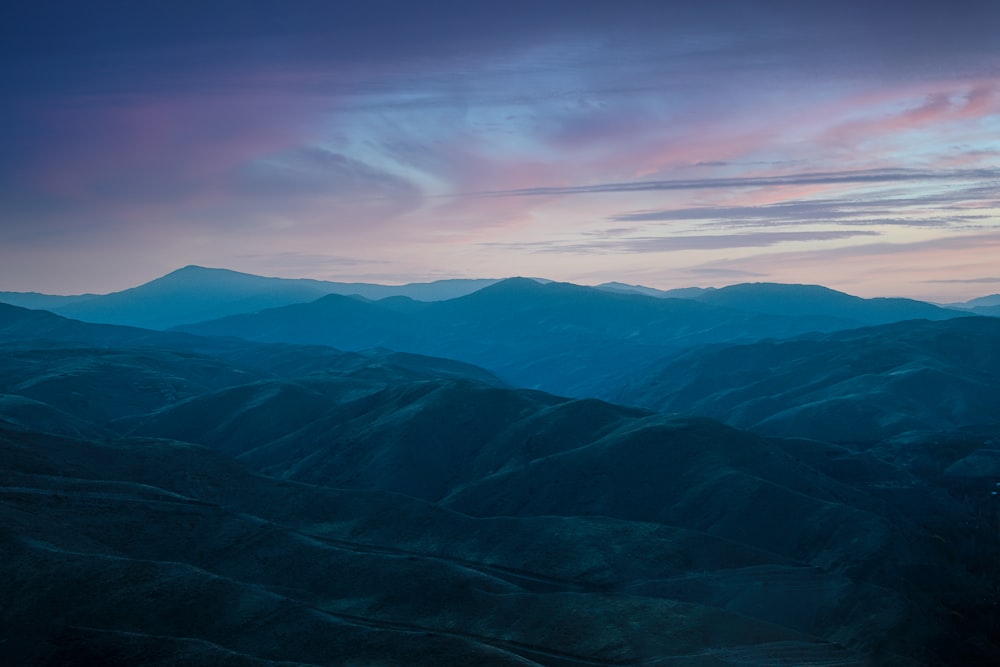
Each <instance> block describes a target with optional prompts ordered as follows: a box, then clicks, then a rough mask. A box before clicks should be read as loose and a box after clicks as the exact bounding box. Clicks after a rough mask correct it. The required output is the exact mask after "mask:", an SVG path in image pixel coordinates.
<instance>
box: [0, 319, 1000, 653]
mask: <svg viewBox="0 0 1000 667" xmlns="http://www.w3.org/2000/svg"><path fill="white" fill-rule="evenodd" d="M514 303H517V301H516V300H515V302H514ZM426 307H428V308H429V307H430V306H426ZM0 314H4V317H5V319H4V320H3V327H2V328H0V340H6V341H7V342H2V343H0V345H2V348H0V351H2V355H0V383H2V384H0V394H2V396H0V599H3V600H4V603H3V605H2V606H0V658H2V659H3V660H4V663H5V664H41V665H65V664H78V665H84V664H102V665H103V664H107V665H129V664H137V663H141V664H162V665H176V664H202V665H210V664H211V665H215V664H230V665H239V666H243V665H273V664H287V665H316V664H329V663H330V661H331V660H335V661H338V662H341V663H347V664H350V663H351V662H354V663H357V664H379V665H467V664H483V665H548V666H553V667H564V666H566V665H572V666H577V665H579V666H583V665H635V664H641V665H655V666H664V667H666V666H671V667H674V666H684V667H702V666H705V667H715V666H718V665H810V664H811V665H828V666H836V665H840V666H847V665H859V666H860V665H866V664H878V665H924V664H943V665H946V664H990V663H991V662H996V661H997V660H998V659H1000V647H998V638H997V636H996V634H995V630H996V627H1000V626H998V621H1000V617H998V613H997V609H998V604H1000V600H998V599H997V591H1000V587H998V586H997V577H996V568H995V563H996V559H997V558H1000V540H998V538H997V535H998V533H997V530H996V521H997V509H998V508H997V506H996V503H995V497H993V496H991V495H990V491H991V490H992V489H993V488H994V484H995V480H994V479H993V478H991V477H988V476H984V475H983V472H984V470H986V467H985V465H984V462H989V461H991V460H992V459H991V456H992V452H993V451H994V450H995V449H996V444H995V443H996V442H998V441H1000V433H995V432H993V431H989V430H985V431H983V430H969V431H953V432H951V433H949V434H946V436H945V435H938V436H936V437H935V438H931V439H922V440H921V439H918V438H914V437H910V438H909V439H887V440H883V441H880V442H878V443H874V444H872V443H869V444H867V445H866V446H865V447H851V446H847V445H837V444H825V443H823V442H818V441H815V440H800V439H794V438H765V437H762V436H760V435H755V434H753V433H749V432H746V431H741V430H738V429H734V428H732V427H729V426H725V425H723V424H721V423H719V422H716V421H712V420H710V419H704V418H696V417H685V416H678V415H672V416H666V415H662V414H657V413H653V412H651V411H648V410H645V409H638V408H628V407H621V406H616V405H612V404H608V403H603V402H600V401H596V400H592V399H588V400H574V399H568V398H563V397H559V396H553V395H551V394H546V393H542V392H538V391H530V390H516V389H510V388H505V387H503V386H500V384H499V383H498V382H490V380H491V379H492V378H491V376H489V374H487V373H486V372H485V371H482V370H481V369H475V368H472V367H469V366H468V365H465V364H460V363H458V362H449V361H446V360H441V359H432V358H426V357H416V356H413V355H400V354H398V353H392V352H387V351H381V352H374V353H367V354H358V353H342V352H338V351H336V350H332V349H330V348H308V347H297V346H292V345H287V344H260V343H247V342H245V341H239V340H233V339H220V340H210V341H203V342H202V343H200V345H201V346H202V347H201V348H200V349H196V347H197V345H199V343H198V342H197V341H199V340H201V339H198V338H197V337H195V336H191V335H188V334H174V333H156V332H147V334H146V337H145V338H138V339H135V338H132V336H137V335H139V334H136V333H135V332H136V331H137V330H132V329H127V328H121V327H111V326H107V327H98V326H97V325H83V324H81V323H76V322H72V321H69V320H66V319H64V318H58V317H56V316H53V315H50V314H46V313H37V312H34V311H26V310H23V309H12V308H11V309H6V310H0ZM560 317H562V316H561V315H560ZM939 324H949V323H939ZM36 327H37V329H38V334H39V335H38V336H36V337H33V336H32V334H31V332H32V330H33V328H36ZM901 328H902V329H905V327H901ZM102 331H103V332H105V333H106V334H107V336H108V341H109V342H108V343H107V344H106V345H103V346H101V345H99V344H98V342H99V340H98V339H99V335H98V334H99V333H100V332H102ZM42 334H44V336H43V335H42ZM852 335H855V336H857V335H860V334H858V333H857V332H854V333H853V334H852ZM33 340H38V341H42V342H41V343H40V344H38V345H36V346H34V347H33V346H32V341H33ZM133 340H140V341H142V342H141V344H139V345H135V346H133V345H132V343H131V341H133ZM84 341H85V342H86V344H83V342H84ZM167 341H177V342H178V343H180V344H182V346H181V347H171V346H169V345H167ZM154 342H157V343H158V344H154ZM973 352H974V350H972V351H970V353H973ZM479 375H482V376H483V377H484V378H485V379H483V380H481V379H479V377H477V376H479ZM942 442H946V443H947V444H946V446H941V445H940V443H942ZM991 443H992V444H991Z"/></svg>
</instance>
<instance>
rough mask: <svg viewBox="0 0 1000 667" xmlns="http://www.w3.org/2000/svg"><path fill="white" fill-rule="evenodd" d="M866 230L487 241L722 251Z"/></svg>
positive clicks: (546, 248)
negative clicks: (540, 240) (583, 239)
mask: <svg viewBox="0 0 1000 667" xmlns="http://www.w3.org/2000/svg"><path fill="white" fill-rule="evenodd" d="M879 235H880V234H879V232H875V231H864V230H844V231H799V232H752V233H748V234H714V235H712V234H704V235H688V236H681V235H678V236H641V237H632V238H608V239H602V240H599V241H597V240H595V241H583V242H580V241H562V242H560V241H553V242H527V243H484V244H482V245H486V246H492V247H502V248H506V249H510V250H529V251H534V252H551V253H595V252H614V253H650V252H674V251H679V250H720V249H725V248H763V247H768V246H773V245H777V244H779V243H789V242H803V241H805V242H809V241H839V240H843V239H849V238H853V237H858V236H879Z"/></svg>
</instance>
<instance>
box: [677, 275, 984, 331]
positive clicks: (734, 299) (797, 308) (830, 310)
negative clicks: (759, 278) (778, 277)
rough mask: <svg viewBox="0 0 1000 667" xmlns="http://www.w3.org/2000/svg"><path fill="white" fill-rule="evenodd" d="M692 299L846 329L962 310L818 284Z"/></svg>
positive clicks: (748, 286) (747, 286)
mask: <svg viewBox="0 0 1000 667" xmlns="http://www.w3.org/2000/svg"><path fill="white" fill-rule="evenodd" d="M692 298H694V299H696V300H698V301H700V302H702V303H710V304H713V305H716V306H725V307H727V308H738V309H740V310H747V311H751V312H755V313H764V314H767V315H781V316H786V317H788V316H799V317H826V318H830V319H831V321H840V322H841V323H842V326H839V327H825V329H826V330H832V329H833V328H849V327H850V326H862V325H867V324H887V323H889V322H900V321H902V320H916V319H925V320H943V319H948V318H951V317H961V316H963V315H964V314H965V313H962V312H961V311H955V310H952V309H947V308H942V307H940V306H935V305H933V304H929V303H925V302H923V301H915V300H913V299H890V298H876V299H862V298H861V297H857V296H852V295H850V294H845V293H843V292H838V291H836V290H832V289H829V288H827V287H822V286H820V285H785V284H780V283H743V284H740V285H731V286H729V287H723V288H720V289H714V290H706V291H704V292H702V293H700V294H697V295H695V296H693V297H692Z"/></svg>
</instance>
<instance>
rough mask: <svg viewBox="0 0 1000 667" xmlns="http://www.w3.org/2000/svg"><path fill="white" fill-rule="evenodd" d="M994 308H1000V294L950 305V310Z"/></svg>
mask: <svg viewBox="0 0 1000 667" xmlns="http://www.w3.org/2000/svg"><path fill="white" fill-rule="evenodd" d="M993 306H1000V294H990V295H989V296H981V297H979V298H977V299H970V300H969V301H965V302H962V303H949V304H948V307H949V308H964V309H966V310H974V309H976V308H984V307H993Z"/></svg>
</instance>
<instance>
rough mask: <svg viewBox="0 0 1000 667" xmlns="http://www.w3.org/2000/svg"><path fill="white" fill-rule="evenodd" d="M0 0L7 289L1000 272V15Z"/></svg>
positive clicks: (880, 289)
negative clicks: (205, 276) (198, 268)
mask: <svg viewBox="0 0 1000 667" xmlns="http://www.w3.org/2000/svg"><path fill="white" fill-rule="evenodd" d="M204 4H210V7H209V8H205V7H204V6H203V5H204ZM2 11H3V16H2V17H0V18H2V19H3V20H2V21H0V24H2V27H0V44H2V45H3V46H2V47H0V49H2V50H3V56H2V58H0V75H2V79H0V80H2V81H3V83H2V84H0V85H3V87H4V91H3V94H2V100H3V101H2V102H0V144H2V145H3V146H4V151H3V153H2V155H0V290H36V291H46V292H54V293H75V292H83V291H97V292H105V291H111V290H115V289H122V288H125V287H129V286H132V285H135V284H138V283H140V282H143V281H145V280H149V279H151V278H154V277H156V276H158V275H162V274H163V273H166V272H168V271H170V270H173V269H175V268H178V267H180V266H183V265H186V264H192V263H194V264H203V265H208V266H221V267H227V268H233V269H237V270H243V271H248V272H252V273H259V274H265V275H281V276H289V277H314V278H322V279H333V280H364V281H369V282H394V283H398V282H411V281H417V280H429V279H438V278H448V277H501V276H508V275H535V276H544V277H548V278H553V279H557V280H569V281H573V282H578V283H585V284H586V283H599V282H604V281H609V280H619V281H623V282H632V283H643V284H647V285H651V286H655V287H661V288H669V287H680V286H688V285H724V284H730V283H734V282H746V281H762V280H774V281H780V282H806V283H823V284H827V285H830V286H832V287H835V288H838V289H843V290H846V291H849V292H852V293H855V294H861V295H865V296H873V295H906V296H915V297H921V298H931V299H936V300H942V301H946V300H951V299H964V298H969V297H972V296H978V295H981V294H987V293H994V292H1000V263H998V262H997V257H1000V203H998V202H1000V40H997V39H996V35H997V34H1000V3H995V2H950V3H943V2H942V3H938V2H906V3H902V2H864V3H862V2H837V3H803V2H753V1H751V0H747V1H742V2H736V1H727V2H700V3H695V2H618V3H603V2H602V3H595V2H531V3H528V2H518V1H514V2H506V3H499V4H497V5H495V6H493V5H491V6H485V5H484V6H482V7H480V6H477V3H467V2H466V3H457V2H436V3H432V2H428V3H423V4H422V5H418V4H415V3H389V2H365V3H360V2H294V3H276V2H215V3H194V2H191V3H185V2H170V3H167V2H148V3H120V2H90V3H86V4H83V3H65V2H54V3H52V2H49V3H47V2H44V1H43V2H37V3H32V4H31V5H30V6H24V7H16V6H14V7H8V8H5V9H4V10H2Z"/></svg>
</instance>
